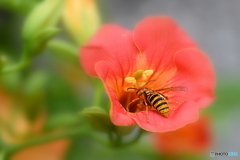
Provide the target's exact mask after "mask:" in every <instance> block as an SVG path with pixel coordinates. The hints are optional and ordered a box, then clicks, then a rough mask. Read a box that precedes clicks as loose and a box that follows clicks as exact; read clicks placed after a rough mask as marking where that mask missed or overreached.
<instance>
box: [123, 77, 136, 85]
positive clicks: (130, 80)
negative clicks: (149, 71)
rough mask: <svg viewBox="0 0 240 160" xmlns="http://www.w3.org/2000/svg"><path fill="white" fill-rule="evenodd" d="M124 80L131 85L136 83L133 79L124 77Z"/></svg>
mask: <svg viewBox="0 0 240 160" xmlns="http://www.w3.org/2000/svg"><path fill="white" fill-rule="evenodd" d="M124 80H125V82H127V83H132V84H133V85H135V84H136V82H137V80H136V79H135V78H134V77H126V78H125V79H124Z"/></svg>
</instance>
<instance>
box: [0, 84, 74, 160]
mask: <svg viewBox="0 0 240 160" xmlns="http://www.w3.org/2000/svg"><path fill="white" fill-rule="evenodd" d="M0 110H1V112H0V136H1V139H2V140H3V141H4V143H5V144H7V145H10V146H14V145H16V144H21V143H24V142H25V141H26V140H29V136H31V137H36V136H40V135H41V134H42V128H43V126H44V122H45V119H46V114H45V113H44V112H42V113H41V114H39V115H38V117H37V118H36V119H35V120H34V121H33V122H31V121H29V120H28V118H27V117H26V116H25V114H24V111H22V110H20V109H19V107H18V110H17V107H15V105H14V96H13V95H11V94H9V93H7V92H6V91H5V90H4V89H3V88H1V86H0ZM69 145H70V141H69V140H68V139H61V140H56V141H53V142H48V143H44V144H40V145H36V146H32V147H28V148H24V149H22V150H21V151H18V152H17V153H15V154H14V155H13V156H12V157H11V160H33V159H34V160H43V159H44V160H61V159H63V158H64V155H65V154H66V152H67V149H68V148H69Z"/></svg>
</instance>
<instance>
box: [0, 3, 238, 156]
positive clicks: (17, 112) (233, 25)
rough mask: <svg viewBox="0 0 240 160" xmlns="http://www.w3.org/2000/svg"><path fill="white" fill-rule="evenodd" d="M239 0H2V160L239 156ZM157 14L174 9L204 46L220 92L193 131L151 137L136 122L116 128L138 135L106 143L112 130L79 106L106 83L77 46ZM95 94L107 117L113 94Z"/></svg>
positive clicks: (87, 103) (85, 105)
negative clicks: (87, 66)
mask: <svg viewBox="0 0 240 160" xmlns="http://www.w3.org/2000/svg"><path fill="white" fill-rule="evenodd" d="M38 4H42V6H41V5H38ZM51 6H52V7H51ZM77 6H78V7H77ZM239 6H240V1H237V0H228V1H224V0H201V1H197V0H168V1H163V0H149V1H145V0H131V1H127V0H122V1H118V0H101V1H94V0H66V3H64V0H52V1H51V0H48V2H47V1H45V2H44V1H41V0H0V69H1V70H2V72H3V73H4V72H6V73H4V74H0V134H1V137H0V160H1V158H2V159H7V158H10V159H14V160H21V159H24V160H28V159H29V160H30V159H31V160H38V159H41V160H42V159H46V160H48V159H49V160H61V159H64V160H65V159H66V160H79V159H81V160H91V159H104V160H108V159H109V160H110V159H113V158H114V159H116V160H117V159H119V160H120V159H126V160H127V159H133V158H134V159H139V160H149V159H153V160H154V159H156V160H157V159H176V158H178V159H181V158H182V159H212V157H210V152H211V151H215V152H238V154H240V139H239V138H238V137H239V135H240V127H239V121H240V117H239V113H240V106H239V105H240V99H239V93H240V84H239V83H240V67H239V63H238V62H237V61H238V60H239V59H240V54H239V53H238V51H239V50H240V45H239V44H238V43H239V41H240V32H239V28H240V20H239V15H240V10H239ZM36 8H38V9H36ZM33 13H34V14H33ZM30 15H34V16H35V17H34V16H32V17H33V18H31V16H30ZM80 15H84V17H85V18H82V16H80ZM151 15H157V16H158V15H168V16H171V17H173V18H174V19H175V20H176V21H177V23H178V24H179V25H180V26H181V27H182V28H183V29H184V30H185V31H186V32H187V33H188V34H189V36H190V37H192V39H194V40H195V41H196V43H197V44H198V45H199V47H200V48H201V49H202V50H203V51H205V52H206V53H207V54H208V56H209V57H210V59H211V60H212V62H213V65H214V67H215V71H216V76H217V86H216V92H215V93H216V100H215V102H214V103H213V104H212V105H211V106H209V107H207V108H205V109H204V110H203V111H202V113H201V115H202V118H201V119H200V121H199V122H196V124H192V125H193V126H191V125H190V127H189V126H186V127H189V128H191V129H188V128H186V129H184V128H183V129H182V130H179V131H176V132H175V133H169V134H167V133H164V134H161V135H157V134H155V135H154V134H149V133H146V132H144V133H142V131H139V129H138V128H137V127H135V128H130V129H129V128H127V129H126V128H115V130H121V134H122V136H123V137H124V138H125V139H126V141H128V140H129V139H130V142H133V143H129V144H128V143H126V144H127V145H122V146H117V147H116V146H115V147H112V146H110V147H109V146H108V145H107V146H106V145H105V144H106V142H107V143H108V141H109V139H108V138H109V137H108V136H109V135H108V134H107V133H106V131H105V130H104V131H102V130H101V129H100V130H99V129H95V128H93V127H91V125H87V124H88V123H89V121H88V120H87V119H88V118H85V117H86V116H82V113H80V112H81V111H82V110H84V109H86V108H88V107H89V106H93V105H95V102H92V101H93V100H92V99H94V97H95V92H94V91H96V87H98V86H99V84H100V83H99V81H98V80H96V79H94V78H91V77H88V76H87V75H86V74H85V73H84V72H83V71H82V69H81V66H80V65H79V62H78V48H79V46H80V45H82V44H84V43H85V42H86V41H87V40H88V39H89V37H91V36H92V35H93V34H94V32H95V31H96V30H97V29H98V27H100V25H101V24H104V23H114V24H118V25H120V26H124V27H125V28H128V29H130V30H132V29H133V28H134V26H135V25H136V24H137V22H139V21H140V20H141V19H142V18H144V17H146V16H151ZM44 18H45V19H44ZM73 26H75V27H73ZM51 27H52V28H51ZM49 28H50V29H49ZM55 28H58V29H60V30H54V29H55ZM79 35H81V36H79ZM36 37H37V38H36ZM41 37H45V39H44V38H41ZM79 37H81V38H79ZM23 55H24V56H23ZM23 57H24V58H23ZM8 66H10V67H8ZM96 101H98V103H97V104H101V107H102V108H103V115H105V111H106V113H107V111H108V107H109V102H108V99H107V97H106V96H105V97H104V99H103V100H101V102H99V100H98V99H97V100H96ZM100 112H101V113H102V111H100ZM88 113H89V111H88ZM103 117H104V116H103ZM105 118H106V117H105ZM90 119H91V118H90ZM100 120H101V119H100ZM90 121H91V120H90ZM126 130H127V131H126ZM129 130H130V131H131V133H129V132H128V131H129ZM122 131H124V134H123V133H122ZM127 133H128V134H127ZM140 133H141V137H140V138H139V137H138V135H140ZM114 134H116V135H118V136H119V135H120V132H117V131H116V133H114ZM184 135H185V136H184ZM186 135H187V136H186ZM135 139H136V141H135ZM131 140H132V141H131ZM184 144H185V145H184ZM197 146H200V147H197ZM180 148H181V149H182V150H181V149H180ZM239 156H240V155H239ZM239 156H232V157H225V156H215V157H214V159H220V160H221V159H239ZM33 157H34V158H33Z"/></svg>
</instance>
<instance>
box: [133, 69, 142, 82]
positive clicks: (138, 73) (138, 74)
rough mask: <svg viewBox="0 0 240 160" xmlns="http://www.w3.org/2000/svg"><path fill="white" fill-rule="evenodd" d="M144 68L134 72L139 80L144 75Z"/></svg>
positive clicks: (134, 75)
mask: <svg viewBox="0 0 240 160" xmlns="http://www.w3.org/2000/svg"><path fill="white" fill-rule="evenodd" d="M143 72H144V70H138V71H137V72H135V73H133V77H134V78H135V79H136V80H137V79H139V78H141V77H142V74H143Z"/></svg>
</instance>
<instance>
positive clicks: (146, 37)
mask: <svg viewBox="0 0 240 160" xmlns="http://www.w3.org/2000/svg"><path fill="white" fill-rule="evenodd" d="M133 40H134V42H135V44H136V46H137V47H138V49H139V50H140V52H141V53H143V54H144V55H145V56H146V61H147V62H146V63H147V64H149V68H150V69H153V70H155V71H156V73H155V74H154V75H153V77H152V79H156V80H157V81H156V82H155V83H157V84H158V86H159V87H160V88H164V87H169V86H167V85H168V83H166V82H167V81H168V80H169V79H171V77H172V76H173V74H174V72H175V70H176V68H175V65H174V63H173V58H174V55H175V54H176V52H177V51H179V50H182V49H185V48H195V47H196V45H195V43H194V42H193V41H192V40H191V39H190V38H189V37H188V36H187V35H186V33H185V32H184V31H183V30H182V29H181V28H180V27H179V26H178V25H177V24H176V23H175V22H174V21H173V20H172V19H171V18H169V17H147V18H145V19H143V20H142V21H141V22H139V23H138V24H137V26H136V28H135V29H134V32H133Z"/></svg>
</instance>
